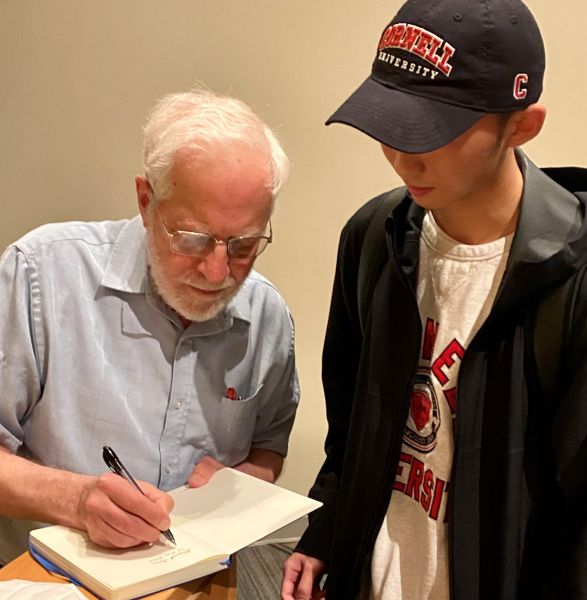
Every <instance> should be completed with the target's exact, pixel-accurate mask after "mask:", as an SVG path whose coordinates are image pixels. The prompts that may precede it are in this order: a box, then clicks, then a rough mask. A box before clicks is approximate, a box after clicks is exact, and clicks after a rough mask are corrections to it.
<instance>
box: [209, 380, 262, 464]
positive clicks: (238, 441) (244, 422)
mask: <svg viewBox="0 0 587 600" xmlns="http://www.w3.org/2000/svg"><path fill="white" fill-rule="evenodd" d="M262 389H263V384H261V385H259V387H258V388H257V389H256V390H255V392H254V393H253V394H251V395H250V396H246V397H242V398H241V397H236V398H235V399H231V398H229V397H228V396H223V397H222V398H221V399H220V403H219V405H218V411H217V413H216V422H215V427H214V432H215V442H216V447H217V448H218V450H219V451H220V453H221V454H222V455H223V456H226V457H228V456H230V457H231V459H230V462H231V463H234V462H238V461H240V460H244V458H246V456H247V455H248V453H249V450H250V447H251V442H252V440H253V435H254V433H255V423H256V421H257V415H258V413H259V405H260V403H261V395H262Z"/></svg>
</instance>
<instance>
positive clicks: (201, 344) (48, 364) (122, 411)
mask: <svg viewBox="0 0 587 600" xmlns="http://www.w3.org/2000/svg"><path fill="white" fill-rule="evenodd" d="M0 315H1V316H2V317H1V319H0V390H2V391H1V397H0V444H2V445H3V446H5V447H6V448H8V449H10V450H12V451H13V452H17V453H19V454H20V455H22V456H25V457H27V458H32V459H34V460H36V461H39V462H41V463H43V464H48V465H52V466H55V467H58V468H61V469H66V470H69V471H75V472H79V473H88V474H99V473H102V472H104V471H105V470H106V466H105V465H104V463H103V462H102V446H103V445H109V446H112V448H114V449H115V451H116V452H117V454H118V455H119V456H120V458H121V459H122V461H123V462H124V463H125V465H126V466H127V467H128V469H129V471H130V472H131V473H132V474H133V475H134V476H135V478H138V479H142V480H145V481H149V482H151V483H152V484H154V485H156V486H158V487H159V488H161V489H164V490H169V489H172V488H174V487H177V486H179V485H182V484H184V483H185V482H186V480H187V478H188V477H189V475H190V473H191V471H192V469H193V467H194V465H195V464H196V463H197V462H198V461H199V460H200V459H201V458H202V457H203V456H205V455H210V456H213V457H215V458H216V459H218V460H219V461H221V462H222V463H224V464H227V465H235V464H237V463H239V462H241V461H242V460H244V459H245V458H246V457H247V455H248V453H249V451H250V450H251V448H263V449H268V450H273V451H275V452H278V453H280V454H282V455H285V454H286V452H287V441H288V437H289V433H290V430H291V427H292V424H293V420H294V414H295V410H296V407H297V403H298V400H299V388H298V382H297V376H296V370H295V361H294V328H293V323H292V320H291V316H290V314H289V311H288V308H287V306H286V304H285V302H284V301H283V299H282V298H281V296H280V295H279V293H278V292H277V291H276V289H275V288H274V287H273V286H272V284H271V283H270V282H269V281H267V279H265V278H264V277H262V276H261V275H259V274H258V273H256V272H255V271H252V272H251V273H250V275H249V276H248V278H247V279H246V280H245V282H244V283H243V285H242V287H241V289H240V290H239V292H238V293H237V294H236V296H235V297H234V298H233V299H232V300H231V302H230V303H229V305H228V306H227V308H226V310H225V311H224V312H223V313H222V314H221V315H219V316H218V317H217V318H215V319H212V320H210V321H206V322H202V323H192V324H190V326H189V327H187V328H186V329H184V327H183V326H182V324H181V322H180V321H179V319H178V318H177V316H176V315H175V313H174V312H173V311H172V310H170V309H169V308H168V307H167V306H166V305H165V304H164V303H163V302H162V301H161V300H160V298H159V297H158V296H157V295H156V294H155V293H154V292H153V290H152V287H151V284H150V279H149V277H148V269H147V264H146V251H145V231H144V228H143V225H142V223H141V220H140V218H138V217H137V218H135V219H132V220H130V221H116V222H112V221H107V222H101V223H64V224H57V225H45V226H43V227H40V228H38V229H36V230H34V231H32V232H31V233H29V234H27V235H25V236H24V237H23V238H21V239H20V240H19V241H17V242H15V243H14V244H12V245H11V246H9V247H8V248H7V249H6V251H5V252H4V254H3V256H2V259H1V261H0ZM229 388H234V390H235V391H236V394H237V395H238V397H239V399H237V400H231V399H230V398H228V397H226V391H227V390H228V389H229ZM229 395H230V394H229ZM14 524H15V523H12V525H14ZM16 525H19V524H18V522H16ZM7 526H8V524H7V520H4V523H3V522H2V521H1V520H0V538H2V537H3V531H6V527H7ZM5 537H7V538H10V536H9V535H8V532H7V535H6V536H5ZM22 549H23V548H19V549H18V551H22ZM2 554H3V552H2V543H1V542H0V561H1V560H2V559H3V556H2ZM4 554H5V555H6V553H4ZM4 560H6V558H4Z"/></svg>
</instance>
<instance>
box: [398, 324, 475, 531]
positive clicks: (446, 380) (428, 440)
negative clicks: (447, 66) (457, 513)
mask: <svg viewBox="0 0 587 600" xmlns="http://www.w3.org/2000/svg"><path fill="white" fill-rule="evenodd" d="M438 326H439V324H438V323H437V322H435V321H434V320H433V319H430V318H428V319H426V325H425V328H424V340H423V344H422V355H421V358H420V363H419V368H418V372H417V374H416V378H415V382H414V387H413V389H412V396H411V403H410V411H409V414H408V419H407V421H406V426H405V429H404V434H403V447H402V452H401V454H400V460H399V465H398V469H397V473H396V479H395V481H394V484H393V489H394V490H396V491H398V492H402V493H403V494H405V495H406V496H408V497H409V498H411V499H412V500H413V501H414V502H416V503H417V504H419V505H420V507H421V508H422V509H423V510H424V511H425V512H426V514H427V515H428V517H429V518H430V519H433V520H437V519H439V518H440V519H444V515H445V512H446V511H445V507H446V500H447V493H448V475H449V469H447V468H446V467H447V465H443V466H442V467H441V465H442V463H443V461H439V460H438V458H439V457H437V456H435V452H434V451H435V450H436V449H437V446H438V443H439V440H440V432H441V427H444V428H445V430H446V429H448V431H444V432H443V436H444V438H445V439H446V437H447V436H452V423H451V420H452V417H454V415H455V411H456V387H455V385H456V377H455V376H456V373H457V372H458V367H459V363H460V360H461V359H462V357H463V355H464V348H463V346H462V345H461V344H460V343H459V342H458V340H456V339H452V340H450V342H449V343H448V344H446V347H445V348H443V349H442V350H441V351H440V352H438V353H436V352H434V350H435V343H436V335H437V333H438ZM433 356H435V358H434V360H433ZM453 367H454V368H453ZM442 452H443V453H445V452H446V450H445V449H444V448H443V449H442ZM441 456H442V455H441ZM439 467H441V472H440V473H439V472H438V469H439Z"/></svg>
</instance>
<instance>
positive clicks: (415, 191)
mask: <svg viewBox="0 0 587 600" xmlns="http://www.w3.org/2000/svg"><path fill="white" fill-rule="evenodd" d="M433 189H434V188H433V187H418V186H416V185H409V186H408V190H410V194H412V196H414V198H416V197H418V196H424V195H426V194H428V193H430V192H431V191H432V190H433Z"/></svg>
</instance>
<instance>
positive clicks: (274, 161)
mask: <svg viewBox="0 0 587 600" xmlns="http://www.w3.org/2000/svg"><path fill="white" fill-rule="evenodd" d="M144 133H145V137H144V147H143V168H144V172H145V177H146V178H147V180H148V181H149V183H150V185H151V188H152V190H153V196H154V198H152V203H156V202H159V201H161V200H163V199H164V198H165V197H166V196H167V195H168V194H169V192H170V189H169V181H168V175H169V172H170V170H171V168H172V167H173V162H174V159H175V156H176V153H177V152H178V151H180V150H190V151H194V152H195V154H196V156H197V154H199V153H201V154H205V153H207V152H210V151H212V150H214V149H216V148H218V147H219V146H220V147H222V146H224V147H226V148H229V147H230V146H232V145H234V144H235V143H238V144H242V145H244V146H245V147H248V148H251V149H253V150H255V151H257V152H259V154H260V155H261V156H262V155H265V156H266V157H267V162H268V167H269V172H270V181H268V182H267V188H268V189H269V190H270V191H271V194H272V196H273V198H274V199H275V197H276V196H277V194H278V193H279V190H280V189H281V188H282V186H283V184H284V183H285V181H286V179H287V176H288V173H289V159H288V158H287V155H286V154H285V151H284V149H283V147H282V146H281V144H280V143H279V140H278V139H277V137H276V135H275V134H274V133H273V131H271V129H270V128H269V127H268V126H267V125H266V124H265V123H264V122H263V121H262V120H261V119H260V118H259V117H258V116H257V115H256V114H255V113H254V112H253V111H252V110H251V108H249V107H248V106H247V105H246V104H245V103H244V102H242V101H240V100H237V99H236V98H232V97H230V96H221V95H218V94H215V93H214V92H211V91H209V90H205V89H196V90H193V91H191V92H183V93H176V94H169V95H168V96H164V97H163V98H161V99H160V100H159V101H158V102H157V104H156V105H155V108H154V109H153V111H152V112H151V114H150V116H149V118H148V120H147V123H146V125H145V127H144Z"/></svg>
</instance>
